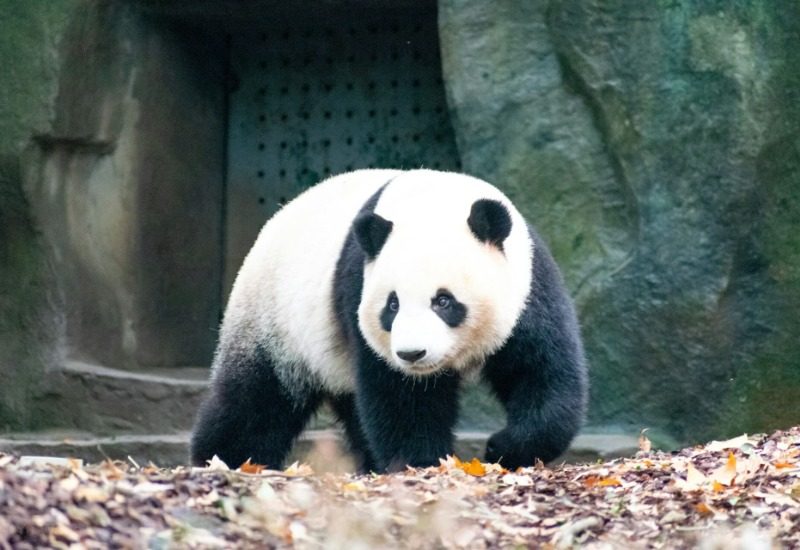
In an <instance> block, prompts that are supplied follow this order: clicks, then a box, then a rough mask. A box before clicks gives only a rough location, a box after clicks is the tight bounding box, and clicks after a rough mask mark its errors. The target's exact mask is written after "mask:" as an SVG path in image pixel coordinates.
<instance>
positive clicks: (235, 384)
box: [191, 342, 321, 468]
mask: <svg viewBox="0 0 800 550" xmlns="http://www.w3.org/2000/svg"><path fill="white" fill-rule="evenodd" d="M215 367H216V378H215V379H214V381H213V383H212V387H211V393H210V395H209V396H208V397H207V398H206V400H205V401H204V402H203V404H202V406H201V407H200V411H199V412H198V415H197V421H196V423H195V428H194V433H193V434H192V441H191V460H192V463H193V464H196V465H203V464H205V462H206V461H207V460H209V459H211V457H213V456H214V455H215V454H216V455H218V456H219V458H221V459H222V460H223V461H224V462H225V463H226V464H227V465H228V466H230V467H231V468H236V467H238V466H240V465H241V464H242V463H243V462H245V461H246V460H247V459H248V458H249V459H250V460H251V461H252V462H253V463H256V464H263V465H266V466H269V467H271V468H280V467H281V465H282V464H283V461H284V459H285V458H286V455H287V454H288V453H289V450H290V449H291V446H292V443H293V442H294V440H295V438H296V437H297V436H298V435H300V432H301V431H302V430H303V428H304V427H305V425H306V422H308V419H309V418H310V417H311V415H312V414H313V413H314V411H316V409H317V406H318V405H319V403H320V401H321V395H319V393H317V392H315V391H312V390H311V389H308V388H294V389H293V391H292V392H291V393H290V392H289V391H287V390H286V389H285V388H284V386H283V385H282V384H281V383H280V381H279V380H278V378H277V377H276V376H275V372H274V370H273V367H272V361H271V359H270V356H269V354H268V353H267V352H266V351H265V350H264V349H262V348H260V347H259V348H256V349H240V348H237V347H236V345H235V343H231V342H220V347H219V349H218V350H217V355H216V358H215Z"/></svg>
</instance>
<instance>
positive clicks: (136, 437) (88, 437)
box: [0, 430, 637, 471]
mask: <svg viewBox="0 0 800 550" xmlns="http://www.w3.org/2000/svg"><path fill="white" fill-rule="evenodd" d="M489 435H490V434H489V433H486V432H458V433H457V434H456V448H455V452H456V454H457V455H458V456H460V457H461V458H462V459H469V458H472V457H473V456H477V457H482V456H483V450H484V447H485V445H486V440H487V439H488V437H489ZM188 445H189V432H188V431H184V432H179V433H174V434H125V435H117V436H112V437H98V436H95V435H92V434H87V433H85V432H47V433H38V434H36V433H34V434H9V435H7V436H6V437H5V438H2V439H0V452H5V453H13V454H17V455H43V456H68V457H75V458H81V459H83V460H85V461H87V462H99V461H102V460H104V459H106V458H111V459H115V460H127V458H128V456H130V457H132V458H133V459H134V460H135V461H136V462H137V463H138V464H142V465H143V464H147V463H149V462H153V463H154V464H157V465H158V466H177V465H180V464H186V463H187V461H188V455H189V453H188ZM315 449H319V450H323V451H324V453H326V454H332V455H338V454H346V451H345V450H344V448H343V445H342V439H341V432H339V431H338V430H308V431H306V432H304V433H303V435H301V436H300V439H299V440H298V441H297V443H296V444H295V448H294V450H293V451H292V454H291V456H290V458H289V460H290V461H294V460H301V461H304V460H306V459H308V458H309V455H310V454H311V453H312V451H314V450H315ZM636 450H637V439H636V437H633V436H623V435H602V434H584V435H580V436H578V437H577V438H576V439H575V441H574V443H573V445H572V447H571V448H570V449H569V450H568V451H567V452H566V453H565V454H564V455H562V456H561V457H560V458H558V459H557V460H555V461H554V463H555V464H558V463H560V462H570V463H578V462H593V461H596V460H598V459H602V460H608V459H611V458H616V457H620V456H631V455H633V454H634V453H635V452H636ZM314 462H315V464H314V465H315V469H317V470H318V471H322V470H321V469H320V467H319V461H314Z"/></svg>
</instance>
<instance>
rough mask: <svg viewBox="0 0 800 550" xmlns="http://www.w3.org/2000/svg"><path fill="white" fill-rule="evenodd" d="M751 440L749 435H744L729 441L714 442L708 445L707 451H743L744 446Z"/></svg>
mask: <svg viewBox="0 0 800 550" xmlns="http://www.w3.org/2000/svg"><path fill="white" fill-rule="evenodd" d="M748 442H749V439H748V437H747V434H742V435H740V436H739V437H734V438H733V439H727V440H725V441H712V442H711V443H709V444H708V445H706V450H708V451H711V452H717V451H724V450H726V449H741V448H742V446H743V445H745V444H747V443H748Z"/></svg>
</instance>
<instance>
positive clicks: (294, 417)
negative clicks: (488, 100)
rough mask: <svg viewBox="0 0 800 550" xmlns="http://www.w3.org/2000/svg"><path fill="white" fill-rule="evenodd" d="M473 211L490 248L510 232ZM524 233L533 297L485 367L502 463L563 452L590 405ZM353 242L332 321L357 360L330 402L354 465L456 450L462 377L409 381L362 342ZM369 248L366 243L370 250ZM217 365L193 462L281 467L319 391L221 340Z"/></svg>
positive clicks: (546, 267)
mask: <svg viewBox="0 0 800 550" xmlns="http://www.w3.org/2000/svg"><path fill="white" fill-rule="evenodd" d="M381 192H382V189H381V190H380V191H378V192H377V193H376V194H375V195H373V197H372V198H370V200H369V201H368V202H367V203H366V204H365V205H364V207H363V208H362V210H361V212H360V213H359V217H358V219H359V220H363V219H370V218H369V216H370V215H371V214H372V213H373V210H374V208H375V205H376V203H377V201H378V198H379V196H380V194H381ZM478 202H481V201H478ZM486 202H496V201H486ZM476 204H477V203H476ZM496 204H498V205H499V203H496ZM500 207H501V208H502V209H503V211H505V213H506V216H508V212H507V211H506V210H505V207H503V206H502V205H500ZM481 209H483V211H484V212H483V214H486V216H484V217H485V218H486V219H489V220H490V222H489V226H493V227H495V229H491V230H490V231H489V232H488V233H486V232H484V230H483V229H481V230H480V231H481V232H482V233H483V235H484V237H486V236H487V235H489V236H490V238H489V241H490V242H492V243H494V244H502V240H504V239H505V237H506V236H507V235H508V230H506V229H502V225H503V224H502V222H501V223H500V226H501V227H500V230H497V229H496V227H497V220H498V219H500V218H502V215H501V214H500V215H498V211H497V209H496V208H495V207H493V206H488V205H484V206H483V207H478V210H481ZM473 210H475V208H474V207H473ZM487 212H488V214H487ZM483 214H482V215H483ZM498 216H499V217H498ZM470 217H471V218H472V216H470ZM372 219H374V218H372ZM491 220H494V221H491ZM481 223H482V222H481ZM509 223H510V218H509ZM476 225H478V226H481V227H483V226H482V225H481V224H478V223H477V222H476ZM471 227H472V224H471ZM473 231H475V229H474V228H473ZM529 231H530V235H531V238H532V240H533V242H534V243H535V244H534V259H533V265H532V270H533V281H532V283H531V295H530V297H529V300H528V303H527V306H526V308H525V310H524V312H523V313H522V316H521V318H520V320H519V322H518V323H517V326H516V327H515V329H514V331H513V334H512V336H511V337H510V339H509V340H508V342H506V344H505V345H504V346H503V348H502V349H501V350H499V351H498V352H497V353H495V354H494V355H493V356H492V357H490V358H489V359H488V360H487V363H486V365H485V367H484V369H483V376H484V377H485V379H486V380H487V381H488V382H489V384H490V385H491V387H492V388H493V390H494V392H495V394H496V395H497V397H498V398H499V399H500V401H501V402H502V403H503V405H504V406H505V409H506V411H507V413H508V418H507V425H506V428H504V429H503V430H501V431H500V432H498V433H496V434H494V435H493V436H492V437H491V438H490V440H489V443H488V445H487V449H486V457H487V459H488V460H491V461H499V462H500V463H501V464H503V465H504V466H506V467H508V468H515V467H517V466H523V465H530V464H532V463H533V462H534V460H535V459H536V458H539V459H541V460H543V461H545V462H546V461H549V460H552V459H553V458H555V457H556V456H558V455H559V454H561V453H562V452H563V451H564V450H565V449H566V448H567V446H568V445H569V443H570V441H571V440H572V437H573V436H574V434H575V433H576V432H577V430H578V428H579V427H580V424H581V421H582V419H583V415H584V411H585V408H586V399H587V375H586V366H585V362H584V358H583V349H582V345H581V341H580V334H579V330H578V325H577V321H576V317H575V312H574V309H573V306H572V303H571V301H570V299H569V298H568V296H567V294H566V290H565V288H564V285H563V282H562V280H561V276H560V274H559V272H558V268H557V267H556V265H555V262H554V261H553V259H552V257H551V256H550V253H549V251H548V250H547V247H546V246H545V245H544V243H543V242H542V241H541V239H540V238H539V237H538V235H536V233H535V232H534V231H533V230H532V229H530V230H529ZM387 234H388V233H387ZM498 239H499V242H498ZM359 240H360V239H359ZM359 240H357V230H354V231H351V232H350V234H349V235H348V237H347V240H346V242H345V244H344V247H343V249H342V253H341V256H340V258H339V260H338V262H337V265H336V271H335V278H334V309H335V312H336V316H337V324H338V326H339V329H340V331H341V334H342V336H343V338H344V340H345V341H346V342H347V344H348V346H349V347H350V351H351V352H352V354H353V356H354V357H355V358H356V365H355V370H356V392H355V395H352V396H351V395H344V396H327V397H328V398H330V399H331V403H332V405H333V408H334V411H335V412H336V414H337V415H338V417H339V418H340V419H341V421H342V423H343V424H344V426H345V431H346V433H347V435H348V439H349V440H350V446H351V448H352V449H353V451H354V453H355V454H356V457H357V460H358V461H359V465H360V468H361V469H362V470H368V469H374V470H377V471H385V470H397V469H402V468H403V467H405V465H406V464H409V465H412V466H430V465H434V464H437V463H438V459H439V458H440V457H443V456H444V455H446V454H449V453H452V452H453V427H454V425H455V422H456V419H457V416H458V390H459V386H460V379H459V376H458V375H456V374H454V373H452V372H443V373H440V374H439V375H435V376H432V377H429V378H424V379H413V378H410V377H406V376H405V375H403V374H402V373H400V372H399V371H397V370H395V369H393V368H391V367H389V366H388V365H387V364H386V363H385V362H384V361H383V359H381V358H379V357H378V356H377V355H376V354H375V353H374V352H373V351H372V350H371V349H370V348H369V347H368V345H367V344H366V342H365V340H364V338H363V336H362V335H361V333H360V330H359V328H358V306H359V302H360V300H361V291H362V287H363V268H364V264H365V262H366V261H368V259H369V256H368V253H367V252H365V249H364V248H363V242H362V243H361V244H359ZM379 240H380V239H379ZM482 240H483V239H482ZM384 241H385V239H384ZM375 242H376V241H374V240H372V239H370V240H369V243H370V246H373V245H374V244H375ZM380 244H381V246H382V244H383V243H380ZM373 249H374V247H373V248H370V249H369V250H370V251H373ZM379 250H380V246H379V247H378V249H377V251H378V252H379ZM376 253H377V252H376ZM387 303H388V301H387ZM455 303H456V304H457V303H458V302H457V300H455ZM401 307H402V304H401ZM465 313H466V312H465ZM462 321H463V319H462ZM215 361H216V363H217V378H216V379H215V380H214V383H213V388H212V392H211V395H210V396H209V398H208V399H207V401H206V402H205V403H204V404H203V406H202V407H201V410H200V413H199V415H198V420H197V424H196V426H195V432H194V435H193V438H192V461H193V462H194V463H195V464H201V463H203V462H204V461H205V460H207V459H209V458H211V456H213V455H214V454H218V455H219V456H220V458H222V459H223V460H225V461H226V462H227V463H228V464H229V465H231V466H237V465H239V464H241V463H242V462H244V461H245V460H246V459H247V458H251V459H252V460H253V461H254V462H256V463H260V464H267V465H269V466H272V467H280V466H281V464H282V462H283V460H284V459H285V457H286V454H287V453H288V451H289V449H290V448H291V445H292V442H293V440H294V439H295V438H296V437H297V435H298V434H299V433H300V431H301V430H302V428H303V427H304V425H305V424H306V422H307V420H308V418H309V417H310V415H311V414H312V413H313V411H314V410H315V409H316V408H317V406H318V404H319V403H320V401H321V400H322V399H323V398H324V397H326V396H322V395H319V394H318V393H317V392H315V391H314V390H311V389H309V388H293V389H292V391H291V392H289V391H287V390H286V389H285V388H284V387H283V386H282V385H281V382H280V381H279V380H278V378H277V377H276V376H275V374H274V372H273V367H272V364H271V360H270V358H269V356H268V355H267V353H266V352H265V351H264V350H262V349H260V348H259V349H255V350H246V349H237V348H236V347H235V346H233V345H232V344H231V343H229V342H221V343H220V347H219V350H218V353H217V356H216V359H215Z"/></svg>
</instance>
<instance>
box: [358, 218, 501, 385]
mask: <svg viewBox="0 0 800 550" xmlns="http://www.w3.org/2000/svg"><path fill="white" fill-rule="evenodd" d="M462 221H463V224H464V227H463V228H462V234H459V235H454V234H447V233H443V232H442V231H441V230H440V232H439V234H438V235H434V236H432V235H424V234H421V233H419V232H418V231H417V230H411V229H408V228H406V229H405V230H404V228H403V227H402V226H401V225H400V224H399V223H394V224H393V227H392V232H391V235H390V236H389V237H388V239H387V240H386V243H385V245H384V246H383V248H382V249H381V250H380V253H379V254H378V255H377V256H376V258H375V259H374V260H373V261H370V262H368V263H367V265H366V266H365V270H364V287H363V291H362V301H361V304H360V307H359V326H360V329H361V332H362V334H363V335H364V337H365V339H366V341H367V343H368V344H369V346H370V347H371V348H372V349H373V350H374V351H375V352H376V353H377V354H378V355H380V356H381V357H383V358H384V360H385V361H386V362H387V363H388V364H389V365H391V366H392V367H394V368H397V369H399V370H401V371H402V372H404V373H406V374H409V375H413V376H423V375H429V374H433V373H435V372H438V371H440V370H443V369H451V370H458V371H463V370H468V369H469V370H471V369H472V368H473V367H477V366H480V365H481V364H482V362H483V360H484V358H485V357H486V356H487V355H489V354H490V353H492V352H493V351H495V350H496V349H497V348H498V347H499V346H500V345H501V344H502V342H503V341H504V340H505V338H506V337H507V336H508V334H507V333H508V332H510V327H509V328H508V329H507V328H506V327H505V325H504V324H503V323H502V322H498V320H499V319H501V318H502V317H503V310H506V311H512V310H513V309H514V307H513V306H512V305H511V304H510V303H509V301H510V300H509V296H508V292H507V288H508V286H509V281H508V278H509V265H508V260H507V258H506V257H505V255H504V254H503V251H501V250H500V249H499V248H497V247H495V246H487V245H485V244H483V243H481V242H479V241H477V240H476V239H475V238H474V237H473V236H472V235H471V234H470V233H469V230H468V228H467V227H466V216H465V217H464V220H462ZM415 227H418V226H415ZM454 242H458V243H460V244H459V246H454V245H453V243H454ZM423 244H424V245H425V246H423Z"/></svg>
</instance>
